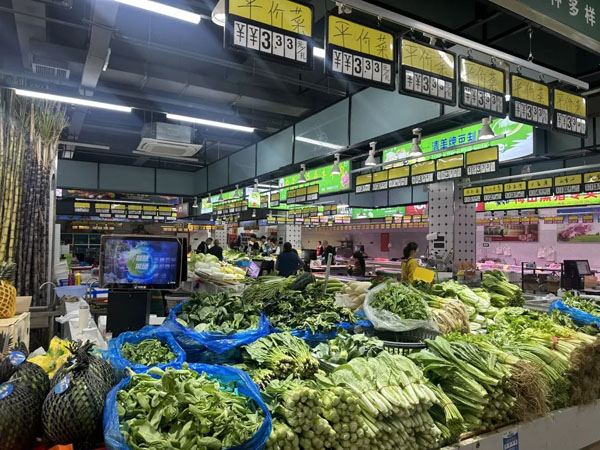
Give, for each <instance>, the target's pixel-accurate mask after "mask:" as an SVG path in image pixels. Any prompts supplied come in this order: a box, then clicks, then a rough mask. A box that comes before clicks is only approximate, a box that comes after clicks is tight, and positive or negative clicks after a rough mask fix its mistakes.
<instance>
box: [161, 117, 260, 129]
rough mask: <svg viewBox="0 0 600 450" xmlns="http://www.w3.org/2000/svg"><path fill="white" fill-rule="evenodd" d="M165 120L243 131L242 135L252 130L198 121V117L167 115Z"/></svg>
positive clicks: (227, 124)
mask: <svg viewBox="0 0 600 450" xmlns="http://www.w3.org/2000/svg"><path fill="white" fill-rule="evenodd" d="M167 119H169V120H178V121H180V122H190V123H197V124H200V125H207V126H209V127H218V128H227V129H228V130H235V131H243V132H244V133H253V132H254V128H251V127H245V126H242V125H235V124H233V123H226V122H217V121H215V120H207V119H200V118H198V117H187V116H180V115H179V114H167Z"/></svg>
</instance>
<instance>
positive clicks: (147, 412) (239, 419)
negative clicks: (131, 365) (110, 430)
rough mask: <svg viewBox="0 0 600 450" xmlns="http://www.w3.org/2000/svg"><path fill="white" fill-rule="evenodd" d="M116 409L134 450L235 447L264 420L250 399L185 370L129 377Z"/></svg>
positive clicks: (155, 369) (251, 434) (118, 398)
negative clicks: (156, 376)
mask: <svg viewBox="0 0 600 450" xmlns="http://www.w3.org/2000/svg"><path fill="white" fill-rule="evenodd" d="M150 374H154V375H158V376H159V378H154V377H152V376H151V375H150ZM117 410H118V413H119V421H120V429H121V433H122V434H123V436H124V438H125V440H126V442H127V444H128V445H129V447H130V448H131V449H132V450H140V449H149V448H154V449H161V450H171V449H172V450H175V449H177V450H182V449H189V450H192V449H197V450H213V449H214V450H217V449H221V448H230V447H235V446H236V445H240V444H242V443H243V442H245V441H247V440H248V439H250V438H251V437H252V436H253V435H254V434H255V433H256V431H257V430H258V429H259V427H260V426H261V424H262V422H263V419H264V416H263V413H262V411H261V410H260V409H259V408H257V407H256V405H255V403H254V402H253V401H252V400H251V399H249V398H247V397H244V396H240V395H237V394H236V393H234V392H233V391H232V389H231V387H228V386H224V385H222V384H221V383H219V382H218V381H216V380H213V379H210V378H209V377H208V376H207V375H206V374H205V373H202V374H198V373H197V372H195V371H193V370H190V369H188V368H186V367H184V368H183V369H180V370H176V369H173V368H168V369H167V370H166V371H163V370H161V369H158V368H156V367H155V368H152V369H150V370H149V371H148V374H133V373H132V374H131V381H130V382H129V384H128V385H127V387H126V388H125V389H122V390H120V391H119V392H118V394H117Z"/></svg>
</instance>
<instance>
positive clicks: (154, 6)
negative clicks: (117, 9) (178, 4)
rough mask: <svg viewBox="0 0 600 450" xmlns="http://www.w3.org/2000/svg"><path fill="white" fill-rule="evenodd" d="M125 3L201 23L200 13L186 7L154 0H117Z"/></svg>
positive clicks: (186, 20)
mask: <svg viewBox="0 0 600 450" xmlns="http://www.w3.org/2000/svg"><path fill="white" fill-rule="evenodd" d="M115 1H117V2H119V3H123V4H124V5H129V6H133V7H134V8H140V9H145V10H146V11H152V12H155V13H158V14H162V15H163V16H169V17H173V18H174V19H179V20H183V21H185V22H190V23H194V24H199V23H200V19H201V17H200V15H198V14H194V13H193V12H190V11H186V10H184V9H179V8H174V7H172V6H169V5H165V4H163V3H158V2H153V1H152V0H115Z"/></svg>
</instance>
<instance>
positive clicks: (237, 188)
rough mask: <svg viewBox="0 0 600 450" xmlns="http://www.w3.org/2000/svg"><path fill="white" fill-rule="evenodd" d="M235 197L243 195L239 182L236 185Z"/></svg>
mask: <svg viewBox="0 0 600 450" xmlns="http://www.w3.org/2000/svg"><path fill="white" fill-rule="evenodd" d="M235 197H241V195H240V185H239V184H236V185H235Z"/></svg>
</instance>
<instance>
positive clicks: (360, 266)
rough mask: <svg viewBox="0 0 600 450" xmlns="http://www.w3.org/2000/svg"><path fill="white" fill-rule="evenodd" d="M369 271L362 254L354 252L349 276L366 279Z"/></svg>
mask: <svg viewBox="0 0 600 450" xmlns="http://www.w3.org/2000/svg"><path fill="white" fill-rule="evenodd" d="M366 269H367V264H366V263H365V258H364V256H363V254H362V253H361V252H354V254H353V255H352V258H350V265H349V267H348V275H350V276H352V277H364V276H365V272H366Z"/></svg>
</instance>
